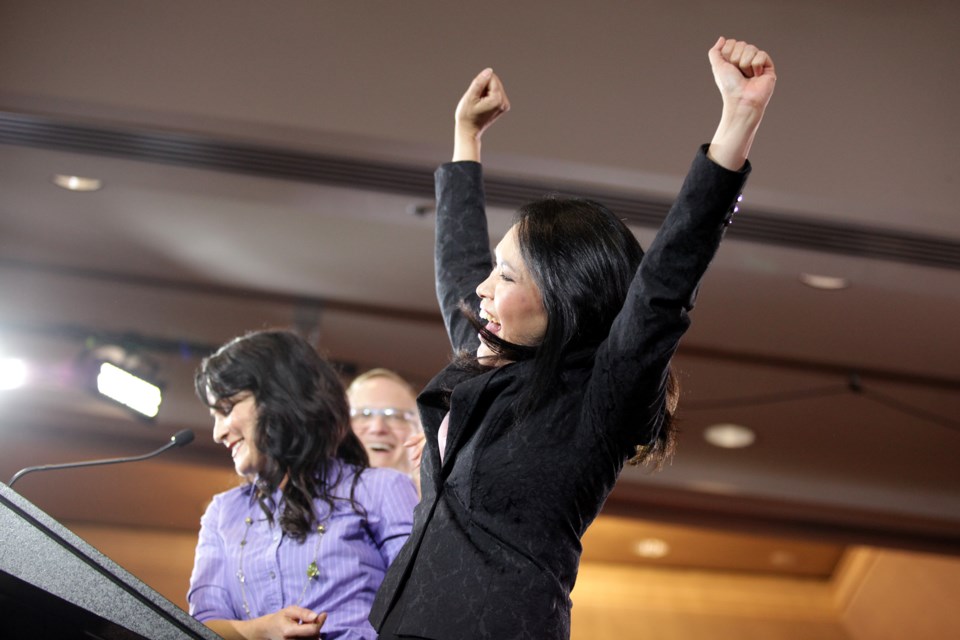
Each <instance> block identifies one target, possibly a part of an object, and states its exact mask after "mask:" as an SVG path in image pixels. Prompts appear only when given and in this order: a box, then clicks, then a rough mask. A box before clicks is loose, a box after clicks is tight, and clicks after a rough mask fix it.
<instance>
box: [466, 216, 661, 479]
mask: <svg viewBox="0 0 960 640" xmlns="http://www.w3.org/2000/svg"><path fill="white" fill-rule="evenodd" d="M515 224H516V229H517V243H518V245H519V246H520V252H521V255H522V257H523V260H524V262H525V263H526V266H527V269H528V270H529V271H530V274H531V275H532V277H533V279H534V282H535V283H536V284H537V287H538V288H539V289H540V295H541V298H542V301H543V306H544V309H545V310H546V314H547V328H546V332H545V334H544V336H543V340H542V341H541V342H540V344H539V345H537V346H535V347H530V346H525V345H517V344H513V343H510V342H507V341H505V340H503V339H501V338H499V337H498V336H496V335H495V334H493V333H491V332H490V331H489V330H487V329H486V327H484V326H483V323H482V322H481V321H480V320H479V318H478V317H477V316H476V313H475V312H474V311H473V310H468V309H465V312H466V313H467V316H468V318H469V319H470V321H471V323H473V325H474V327H476V329H477V331H478V332H479V333H480V335H481V337H482V339H483V341H484V342H486V343H487V345H488V346H489V347H490V349H491V351H493V352H494V353H495V354H496V355H497V356H498V357H499V358H501V359H503V360H507V361H520V360H533V361H534V366H533V372H532V374H531V379H530V384H529V386H528V387H527V389H526V390H525V391H524V396H523V398H522V399H521V402H520V405H519V408H518V415H519V416H521V417H522V416H523V415H525V414H527V413H529V412H530V411H532V410H534V409H535V408H537V407H538V406H539V405H541V404H542V403H544V402H545V401H546V399H547V398H549V397H550V396H551V395H552V394H553V393H556V389H557V385H558V383H559V379H560V372H561V368H562V364H563V361H564V359H565V358H567V357H569V356H571V355H574V354H578V353H582V354H587V355H589V354H592V353H593V352H595V351H596V349H597V347H598V346H599V345H600V343H602V342H603V341H604V340H605V339H606V338H607V336H608V335H609V334H610V328H611V326H612V325H613V320H614V318H616V316H617V314H618V313H619V312H620V309H621V308H622V307H623V304H624V301H625V300H626V297H627V291H628V289H629V288H630V283H631V282H632V281H633V278H634V275H635V274H636V271H637V268H638V267H639V266H640V261H641V260H642V259H643V249H642V248H641V247H640V243H639V242H638V241H637V239H636V237H635V236H634V235H633V233H632V232H631V231H630V229H629V228H628V227H627V226H626V225H625V224H624V223H623V221H622V220H620V219H619V218H618V217H617V216H616V215H615V214H614V213H613V212H612V211H610V209H608V208H607V207H605V206H604V205H602V204H600V203H599V202H595V201H593V200H585V199H581V198H564V197H548V198H543V199H540V200H535V201H533V202H530V203H529V204H526V205H524V206H523V207H521V208H520V209H519V211H517V214H516V218H515ZM664 386H665V389H664V392H665V394H666V407H667V409H666V415H665V416H664V418H663V421H662V423H661V426H660V429H659V430H658V432H657V434H656V437H655V438H654V439H653V440H652V441H642V442H637V443H636V447H637V452H636V455H635V456H634V457H633V458H632V459H631V462H632V463H635V464H636V463H640V462H651V463H654V464H655V465H657V466H659V465H661V464H662V463H663V462H664V461H665V460H666V459H667V458H669V456H670V455H672V453H673V449H674V446H675V441H676V434H675V431H676V429H675V425H674V423H673V410H674V408H675V406H676V400H677V397H678V396H679V385H678V384H677V379H676V376H675V375H674V373H673V369H672V367H670V368H668V375H667V378H666V379H665V380H664ZM640 426H641V425H638V427H640ZM644 435H646V434H640V433H638V440H640V439H643V440H645V438H644Z"/></svg>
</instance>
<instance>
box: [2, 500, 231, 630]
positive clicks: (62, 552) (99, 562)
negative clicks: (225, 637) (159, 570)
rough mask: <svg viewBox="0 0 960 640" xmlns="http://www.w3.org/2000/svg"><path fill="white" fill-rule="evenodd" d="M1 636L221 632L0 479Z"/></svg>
mask: <svg viewBox="0 0 960 640" xmlns="http://www.w3.org/2000/svg"><path fill="white" fill-rule="evenodd" d="M146 551H148V552H149V551H152V550H146ZM0 637H2V638H4V640H7V639H10V640H14V639H19V638H31V639H32V638H40V639H43V638H57V639H58V640H74V639H77V640H80V639H83V640H96V639H98V638H99V639H102V640H140V639H142V638H146V639H148V640H167V639H170V640H181V639H184V638H203V639H205V640H217V639H218V638H220V636H218V635H217V634H215V633H214V632H213V631H210V630H209V629H208V628H207V627H205V626H203V625H202V624H200V623H199V622H197V621H196V620H194V619H193V618H192V617H191V616H189V615H188V614H187V613H186V612H185V611H183V610H182V609H180V608H179V607H178V606H176V605H175V604H173V603H172V602H170V601H169V600H167V599H166V598H164V597H163V596H162V595H160V594H159V593H157V592H156V591H154V590H153V589H151V588H150V587H148V586H147V585H145V584H144V583H143V582H141V581H140V580H138V579H137V578H135V577H134V576H133V575H131V574H130V573H129V572H127V571H126V570H124V569H123V568H122V567H120V566H119V565H118V564H116V563H115V562H113V561H112V560H110V559H109V558H108V557H106V556H105V555H103V554H102V553H100V552H99V551H97V550H96V549H94V548H93V547H91V546H90V545H89V544H87V543H86V542H84V541H83V540H82V539H80V538H79V537H77V536H76V535H74V534H73V533H72V532H71V531H69V530H68V529H67V528H66V527H64V526H63V525H61V524H60V523H58V522H57V521H56V520H54V519H53V518H51V517H50V516H49V515H47V514H46V513H44V512H43V511H41V510H40V509H38V508H37V507H36V506H34V505H33V504H32V503H30V502H29V501H27V500H25V499H24V498H23V497H22V496H20V495H19V494H18V493H16V492H15V491H14V490H13V489H11V488H10V487H8V486H6V485H5V484H3V483H0Z"/></svg>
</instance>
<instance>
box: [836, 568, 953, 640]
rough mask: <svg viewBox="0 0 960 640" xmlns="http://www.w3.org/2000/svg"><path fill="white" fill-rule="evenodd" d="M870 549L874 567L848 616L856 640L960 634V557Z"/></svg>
mask: <svg viewBox="0 0 960 640" xmlns="http://www.w3.org/2000/svg"><path fill="white" fill-rule="evenodd" d="M864 553H865V554H868V557H867V559H866V563H867V564H868V566H867V567H866V570H865V572H864V577H863V579H862V580H861V581H860V584H859V587H858V588H857V589H856V590H854V591H853V592H852V593H851V595H850V598H849V602H848V603H847V605H846V607H845V609H844V610H843V614H842V620H843V623H844V625H845V626H846V628H847V629H848V631H849V632H850V636H851V638H853V639H854V640H902V639H903V638H909V639H910V640H946V639H949V638H960V558H944V557H943V556H934V555H928V554H922V553H907V552H903V551H882V552H873V551H865V552H864Z"/></svg>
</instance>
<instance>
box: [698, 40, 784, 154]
mask: <svg viewBox="0 0 960 640" xmlns="http://www.w3.org/2000/svg"><path fill="white" fill-rule="evenodd" d="M707 55H708V57H709V58H710V66H711V68H712V70H713V79H714V81H715V82H716V83H717V88H718V89H720V96H721V97H722V98H723V115H722V116H721V118H720V125H719V127H718V128H717V132H716V134H714V137H713V141H712V142H711V144H710V151H709V152H708V155H709V156H710V158H711V159H713V161H714V162H716V163H717V164H720V165H721V166H724V167H726V168H728V169H731V170H734V171H736V170H739V169H740V168H741V167H743V164H744V163H745V162H746V160H747V155H748V154H749V152H750V147H751V145H752V144H753V138H754V135H755V134H756V132H757V128H758V127H759V126H760V120H761V119H762V118H763V114H764V111H766V108H767V104H768V103H769V102H770V97H771V96H773V89H774V86H775V85H776V82H777V74H776V70H775V69H774V66H773V60H772V59H771V58H770V56H769V55H768V54H767V52H766V51H761V50H760V49H758V48H757V47H756V46H754V45H752V44H748V43H746V42H741V41H738V40H728V39H727V38H720V39H719V40H717V42H716V44H714V45H713V47H711V48H710V51H709V52H708V54H707Z"/></svg>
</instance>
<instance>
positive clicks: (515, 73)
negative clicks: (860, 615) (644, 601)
mask: <svg viewBox="0 0 960 640" xmlns="http://www.w3.org/2000/svg"><path fill="white" fill-rule="evenodd" d="M958 22H960V8H958V5H956V4H955V3H952V2H947V1H946V0H943V1H937V0H914V1H913V2H909V3H907V2H894V1H887V2H869V3H868V2H865V1H859V0H858V1H854V2H846V3H832V2H824V1H822V0H815V1H812V2H806V3H792V2H784V1H781V0H775V1H769V0H768V1H766V2H757V1H755V0H733V2H730V3H723V5H722V6H720V5H718V4H717V3H715V2H708V1H706V0H685V1H684V2H660V1H651V2H633V3H621V2H606V1H602V2H593V3H589V6H588V5H586V4H581V3H576V2H572V1H567V0H565V1H563V2H552V3H549V5H548V4H546V3H516V2H501V1H492V2H487V3H483V5H482V6H480V7H477V8H474V9H468V8H466V7H464V6H462V5H461V4H460V3H449V2H439V1H429V2H428V1H418V2H414V3H409V2H408V3H377V4H375V5H372V4H368V3H362V4H360V3H334V2H314V1H305V0H301V1H291V2H286V3H284V4H283V6H282V9H278V8H277V5H271V6H270V7H268V6H267V5H265V4H263V3H258V2H249V1H246V2H237V1H233V0H232V1H230V2H227V1H226V0H221V1H208V2H204V3H202V4H198V3H194V2H186V1H184V0H172V1H167V2H164V3H150V4H146V3H137V4H135V5H132V4H130V3H125V2H122V1H120V0H114V1H108V0H104V1H99V2H93V1H80V2H70V3H58V4H54V5H51V4H49V3H42V4H41V3H29V2H2V3H0V112H2V113H0V356H4V355H6V356H17V357H22V358H24V359H26V360H27V361H28V362H29V363H30V365H31V367H32V372H33V375H32V376H31V378H30V380H29V384H28V385H27V386H26V387H24V388H21V389H18V390H15V391H0V478H2V479H6V478H8V477H9V476H11V475H12V474H13V472H14V471H16V470H17V469H19V468H21V467H25V466H28V465H34V464H42V463H53V462H62V461H69V460H77V459H88V458H101V457H109V456H118V455H129V454H132V453H141V452H145V451H149V450H150V449H152V448H154V447H156V446H160V445H161V444H162V443H163V442H164V441H165V440H166V439H167V438H168V437H169V436H170V435H171V434H172V433H174V432H175V431H177V430H179V429H181V428H190V429H193V430H194V431H195V432H196V433H197V435H198V436H199V437H198V439H197V442H195V443H194V444H192V445H190V447H189V448H187V449H184V450H182V451H181V450H178V451H176V452H173V453H169V454H166V455H165V459H166V461H160V460H158V461H157V462H154V463H144V464H142V465H141V466H139V467H127V468H126V469H124V468H123V467H107V468H104V469H101V470H87V471H85V472H80V471H76V472H58V473H60V474H61V475H57V476H54V474H53V473H50V474H33V475H31V476H28V477H25V478H24V479H23V480H22V481H21V482H20V483H18V485H17V489H18V490H19V491H21V492H22V493H23V494H24V495H25V496H26V497H27V498H29V499H31V500H33V501H35V502H36V503H37V504H38V505H39V506H41V507H42V508H44V509H46V510H49V511H50V513H52V514H53V515H55V516H56V517H59V518H63V519H67V520H71V519H72V520H88V521H90V520H93V521H102V522H115V523H118V524H125V525H131V526H154V527H171V528H178V527H179V528H184V529H189V528H191V527H195V523H196V518H197V513H198V511H199V510H200V509H202V507H203V504H204V502H205V500H206V499H207V498H208V497H209V495H210V494H211V493H212V492H213V491H216V490H220V489H222V488H224V487H225V486H228V484H229V482H231V481H232V479H231V478H230V469H229V465H228V464H227V461H226V458H225V455H224V453H223V452H222V450H220V449H219V448H218V447H216V446H215V445H214V444H213V442H212V441H211V440H210V438H209V437H208V433H209V428H210V424H209V419H208V416H207V415H206V411H205V410H204V408H203V407H202V406H201V405H200V404H199V402H197V401H196V399H195V398H194V397H193V395H192V389H191V380H192V372H193V370H194V369H195V367H196V365H197V362H198V358H199V357H200V356H201V355H202V354H204V353H206V352H208V351H209V350H210V349H212V348H214V347H216V346H218V345H219V344H221V343H223V342H224V341H226V340H227V339H229V338H231V337H233V336H235V335H238V334H241V333H243V332H245V331H248V330H251V329H257V328H262V327H267V326H285V327H293V328H295V329H297V330H299V331H301V332H303V333H304V334H305V335H307V336H308V337H310V338H311V339H312V340H314V341H315V342H316V343H317V344H318V346H319V348H320V349H321V350H322V351H323V352H324V353H325V354H326V355H328V356H329V357H330V358H332V359H334V360H336V361H337V362H338V363H340V364H341V366H343V367H344V371H345V373H346V375H349V374H350V373H352V372H357V371H361V370H363V369H365V368H369V367H372V366H387V367H390V368H393V369H395V370H397V371H400V372H401V373H403V374H404V375H406V376H408V377H409V378H410V379H411V380H413V381H414V382H415V383H417V384H423V383H424V382H426V381H427V380H428V379H429V378H430V377H431V376H432V374H433V373H434V372H436V371H437V370H438V369H439V368H440V367H442V366H443V365H444V363H445V362H446V361H447V358H448V350H447V344H446V341H445V336H444V333H443V326H442V323H441V321H440V317H439V313H438V311H437V307H436V302H435V299H434V294H433V280H432V241H433V231H432V224H433V219H432V214H433V211H432V188H431V172H432V169H433V167H434V166H435V165H436V164H438V163H440V162H443V161H444V160H446V159H447V158H448V157H449V152H450V143H451V137H452V136H451V134H452V128H453V127H452V113H453V108H454V106H455V104H456V101H457V100H458V98H459V96H460V94H461V93H462V91H463V90H464V88H465V87H466V84H467V83H468V82H469V80H470V79H471V78H472V76H473V75H474V74H475V73H476V72H477V71H479V70H480V69H482V68H483V67H484V66H488V65H490V66H493V67H494V68H495V69H496V70H497V71H498V72H499V73H500V75H501V76H502V77H503V79H504V82H505V84H506V87H507V90H508V92H509V94H510V98H511V102H512V104H513V109H512V111H511V112H510V113H509V114H508V115H507V116H506V117H505V118H503V120H502V121H501V122H498V124H497V126H496V127H495V128H494V129H492V130H491V131H490V132H489V133H488V134H487V136H486V137H485V142H486V146H485V148H484V164H485V171H486V174H487V178H488V187H489V193H490V202H491V203H492V205H493V207H492V208H491V211H490V219H491V235H492V240H493V241H495V240H496V239H497V237H498V236H499V235H500V234H502V233H503V232H504V231H505V230H506V229H507V228H508V226H509V224H510V211H511V210H512V209H513V208H514V207H515V206H516V205H517V204H518V203H519V202H522V201H524V200H526V199H529V198H532V197H536V196H537V195H539V194H542V193H544V192H547V191H565V192H572V193H580V194H589V195H592V196H594V197H597V198H599V199H601V200H604V201H606V202H608V203H610V204H612V206H613V207H614V209H616V210H618V211H620V212H621V213H622V214H623V215H624V216H625V217H626V218H627V219H628V221H629V222H630V224H631V226H632V228H634V229H635V231H636V233H637V235H638V237H639V238H640V239H641V242H642V243H643V244H644V245H647V244H649V242H650V239H651V238H652V237H653V234H654V232H655V228H656V223H657V221H658V220H659V219H660V218H661V217H662V214H663V212H664V210H665V207H666V206H667V205H668V204H669V201H670V198H671V197H672V195H673V194H674V193H675V192H676V190H677V188H678V187H679V184H680V181H681V179H682V177H683V174H684V172H685V169H686V166H687V164H688V163H689V161H690V159H691V158H692V156H693V153H694V151H695V149H696V147H697V145H698V144H700V143H701V142H704V141H706V140H708V139H709V137H710V135H711V133H712V131H713V127H714V126H715V119H716V118H717V116H718V114H719V100H718V99H717V97H716V95H715V93H716V90H715V88H714V87H713V84H712V79H711V77H710V72H709V67H708V64H707V59H706V51H707V49H708V48H709V47H710V45H711V44H712V43H713V42H714V41H715V39H716V37H717V36H718V35H720V34H725V35H730V36H732V37H741V38H746V39H754V40H755V41H756V42H757V43H758V44H760V45H761V46H763V47H765V48H766V49H768V50H769V51H770V53H771V55H772V56H773V58H774V60H775V62H776V65H777V71H778V76H779V83H778V87H777V92H776V95H775V96H774V98H773V101H772V103H771V106H770V108H769V110H768V114H767V117H766V121H765V122H764V124H763V127H762V128H761V131H760V134H759V136H758V139H757V142H756V144H755V146H754V150H753V153H752V158H751V159H752V161H753V163H754V167H755V168H754V172H753V175H752V176H751V178H750V181H749V183H748V186H747V190H746V193H745V203H744V206H743V212H742V213H741V214H740V216H739V217H738V218H737V220H736V222H735V224H734V225H733V226H732V227H731V228H730V230H729V231H728V234H727V239H726V240H725V242H724V245H723V247H722V249H721V252H720V254H719V256H718V257H717V259H716V261H715V263H714V264H713V266H712V267H711V270H710V272H709V273H708V275H707V277H706V279H705V281H704V284H703V287H702V290H701V293H700V296H699V299H698V305H697V309H696V311H695V313H694V324H693V327H692V329H691V331H690V333H689V334H688V336H687V337H686V338H685V340H684V342H683V344H682V346H681V350H680V354H679V356H678V358H677V360H676V364H677V367H678V369H679V371H680V373H681V382H682V386H683V393H684V395H683V399H682V401H681V412H680V419H681V428H682V430H683V434H682V439H681V442H680V448H679V452H678V454H677V456H676V458H675V460H674V462H673V463H672V464H671V465H670V466H669V467H668V468H666V469H665V470H663V471H661V472H659V473H656V474H652V473H650V472H649V471H646V470H637V469H628V470H627V471H626V472H625V474H624V476H623V478H622V481H621V483H620V485H619V486H618V488H617V489H616V490H615V492H614V494H613V496H611V499H610V501H609V503H608V506H607V509H606V511H607V513H609V514H610V515H611V517H617V518H624V517H627V518H633V519H635V518H638V517H642V518H647V519H649V520H652V521H658V522H659V523H660V524H657V525H653V526H655V527H670V526H677V525H695V526H697V527H710V528H713V529H714V532H713V533H712V534H710V535H721V536H722V535H727V534H732V533H735V532H736V533H749V534H751V535H758V536H789V537H793V538H800V539H805V540H807V541H816V542H822V543H825V544H828V545H840V547H842V545H845V544H849V543H870V544H881V545H889V546H899V547H907V548H915V549H924V550H932V551H941V552H946V553H958V552H960V542H958V541H960V465H958V464H957V459H958V457H960V420H958V418H957V415H958V414H960V338H958V337H957V333H958V332H957V326H958V318H960V217H958V215H957V213H958V212H957V207H956V202H955V192H956V188H957V176H958V175H960V161H958V159H957V154H956V151H955V150H956V148H957V146H958V143H960V129H958V126H957V124H956V114H957V113H960V67H958V66H957V64H956V61H957V59H958V54H960V44H958V41H957V38H956V37H955V36H956V34H955V33H954V31H955V26H954V25H956V24H958ZM54 174H70V175H80V176H88V177H96V178H100V179H102V180H103V181H104V184H105V186H104V188H103V189H101V190H100V191H97V192H93V193H71V192H67V191H64V190H62V189H59V188H57V187H55V186H54V185H53V184H52V183H51V177H52V176H53V175H54ZM801 273H812V274H817V275H829V276H838V277H843V278H846V279H848V280H849V282H850V286H849V288H847V289H845V290H842V291H822V290H815V289H812V288H810V287H807V286H805V285H804V284H802V283H801V282H800V280H799V276H800V274H801ZM91 340H99V341H106V340H123V341H125V342H126V343H127V344H134V345H138V346H139V348H140V349H141V350H143V351H144V352H145V353H147V354H149V355H150V356H151V357H153V358H155V359H156V360H157V362H158V363H159V365H160V372H161V376H162V379H163V380H164V382H165V383H166V389H165V396H164V404H163V406H162V408H161V412H160V415H159V417H158V419H157V420H156V421H155V422H154V423H152V424H148V423H144V422H142V421H137V420H135V419H132V418H130V417H129V416H128V415H127V414H126V413H125V412H124V411H122V410H121V409H119V408H117V407H114V406H113V405H109V404H107V403H104V402H103V401H101V400H98V399H96V398H94V397H93V396H92V395H90V394H88V393H87V392H86V391H84V390H83V388H82V385H81V384H80V381H79V380H78V379H77V378H76V376H75V374H74V373H73V370H72V363H73V361H74V360H75V358H76V357H77V356H78V354H79V353H80V352H81V350H82V349H83V347H84V345H86V344H89V343H90V341H91ZM726 422H733V423H738V424H743V425H746V426H748V427H750V428H751V429H753V430H754V431H755V432H756V434H757V440H756V443H755V444H754V445H753V446H752V447H749V448H747V449H741V450H723V449H718V448H716V447H713V446H711V445H709V444H707V443H706V442H705V440H704V439H703V438H702V434H703V431H704V429H705V428H706V427H707V426H709V425H712V424H716V423H726ZM535 463H536V461H534V460H532V461H531V464H535ZM55 478H56V479H55ZM161 492H162V493H161ZM145 495H162V496H163V497H164V499H163V500H144V499H143V496H145ZM664 523H665V524H664ZM598 535H599V534H598ZM598 539H599V538H598ZM751 544H754V545H757V544H760V542H758V539H756V538H755V539H752V543H751ZM696 546H697V545H696V544H691V547H692V548H695V547H696ZM763 548H766V547H763ZM822 551H823V553H822V554H821V555H820V557H821V559H823V558H827V560H826V563H827V566H829V565H830V563H831V562H832V561H831V560H830V558H835V557H836V554H835V549H834V548H833V547H830V548H826V549H825V550H822ZM601 555H602V554H601ZM601 559H602V558H601ZM684 562H689V563H690V564H691V565H693V566H698V563H700V564H701V565H704V566H708V567H709V566H710V565H709V563H708V561H707V560H706V559H705V557H701V558H700V559H699V560H698V559H692V560H684ZM744 562H747V561H746V560H744ZM750 562H752V565H751V564H750ZM750 562H747V564H746V565H743V566H744V567H746V570H755V569H756V564H757V562H756V558H754V559H753V560H752V561H750ZM751 567H752V568H751Z"/></svg>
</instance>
